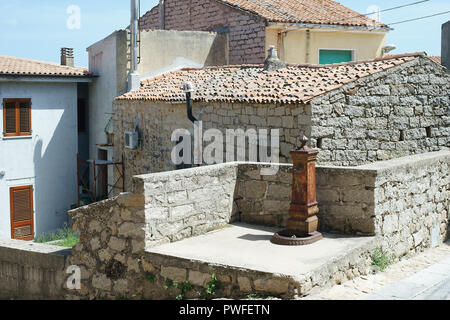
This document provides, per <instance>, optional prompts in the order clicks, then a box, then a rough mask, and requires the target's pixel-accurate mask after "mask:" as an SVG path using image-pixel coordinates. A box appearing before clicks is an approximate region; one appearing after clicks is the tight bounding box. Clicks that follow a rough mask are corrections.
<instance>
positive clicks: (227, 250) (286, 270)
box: [147, 224, 376, 280]
mask: <svg viewBox="0 0 450 320" xmlns="http://www.w3.org/2000/svg"><path fill="white" fill-rule="evenodd" d="M277 231H280V230H279V229H274V228H267V227H259V226H253V225H247V224H234V225H231V226H229V227H227V228H225V229H222V230H219V231H214V232H211V233H208V234H206V235H202V236H198V237H194V238H189V239H185V240H182V241H179V242H174V243H170V244H165V245H161V246H158V247H154V248H151V249H149V250H147V252H150V253H152V254H158V255H162V256H167V257H177V258H179V259H185V260H191V261H198V262H201V263H207V264H214V265H220V266H226V267H230V268H239V269H242V270H249V271H257V272H264V273H269V274H275V275H277V276H280V275H281V276H287V277H289V278H291V279H295V280H298V279H301V278H304V276H305V275H312V276H314V273H315V272H316V271H317V272H321V273H323V272H324V270H328V273H333V272H334V271H343V272H345V271H346V270H345V269H346V268H347V269H349V266H351V265H356V264H358V261H360V258H361V255H363V254H365V255H366V257H367V255H368V254H370V253H371V252H372V250H373V249H374V248H375V246H376V238H375V237H351V236H341V235H334V234H324V239H323V240H321V241H319V242H316V243H314V244H311V245H307V246H298V247H290V246H279V245H275V244H272V243H271V242H270V239H271V237H272V235H273V234H274V233H275V232H277ZM366 260H367V259H366ZM339 268H340V269H344V270H339ZM332 276H333V275H332V274H327V275H326V276H325V278H327V279H328V278H332Z"/></svg>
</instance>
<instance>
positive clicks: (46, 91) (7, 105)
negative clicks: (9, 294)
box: [0, 54, 91, 240]
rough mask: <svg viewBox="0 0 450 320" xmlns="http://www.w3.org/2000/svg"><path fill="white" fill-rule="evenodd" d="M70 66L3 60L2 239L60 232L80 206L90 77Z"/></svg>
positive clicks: (0, 80)
mask: <svg viewBox="0 0 450 320" xmlns="http://www.w3.org/2000/svg"><path fill="white" fill-rule="evenodd" d="M64 58H65V59H64V61H67V65H64V66H63V65H59V64H55V63H46V62H39V61H33V60H28V59H20V58H13V57H6V56H0V102H1V105H0V115H1V116H0V128H1V132H0V238H14V239H23V240H29V239H32V238H33V237H34V236H37V235H39V234H41V233H42V232H49V231H53V230H55V229H57V228H59V227H61V226H62V225H63V223H64V222H66V221H67V220H68V217H67V211H68V210H70V209H71V207H72V206H73V205H75V204H76V203H77V170H76V167H77V161H76V155H77V153H78V152H80V153H88V151H87V150H86V149H87V146H88V141H87V136H88V134H87V133H86V132H85V131H86V128H88V125H87V124H86V121H87V110H84V108H85V106H87V105H88V101H86V100H87V97H88V93H87V92H88V89H87V83H88V82H90V81H91V76H90V73H88V72H87V71H86V70H85V69H83V68H77V67H73V66H70V65H73V62H72V61H73V55H70V54H69V55H68V56H65V57H64ZM62 61H63V59H62ZM78 115H80V119H78V118H79V117H78ZM79 131H80V132H79Z"/></svg>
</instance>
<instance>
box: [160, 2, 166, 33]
mask: <svg viewBox="0 0 450 320" xmlns="http://www.w3.org/2000/svg"><path fill="white" fill-rule="evenodd" d="M159 28H160V29H161V30H165V29H166V5H165V3H164V0H159Z"/></svg>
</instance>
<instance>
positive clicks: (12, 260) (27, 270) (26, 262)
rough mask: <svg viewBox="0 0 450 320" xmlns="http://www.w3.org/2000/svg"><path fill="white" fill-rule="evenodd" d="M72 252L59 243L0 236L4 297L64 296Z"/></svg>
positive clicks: (0, 278) (0, 279)
mask: <svg viewBox="0 0 450 320" xmlns="http://www.w3.org/2000/svg"><path fill="white" fill-rule="evenodd" d="M69 255H70V250H63V249H62V248H61V247H57V246H52V245H47V244H40V243H32V244H30V243H27V242H24V241H18V240H0V299H5V300H10V299H27V300H28V299H34V300H57V299H58V300H59V299H64V297H65V294H66V292H65V290H64V286H65V278H66V274H65V270H66V267H67V264H66V263H67V260H68V259H67V258H68V256H69Z"/></svg>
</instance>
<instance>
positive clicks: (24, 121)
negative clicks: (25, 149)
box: [19, 102, 31, 133]
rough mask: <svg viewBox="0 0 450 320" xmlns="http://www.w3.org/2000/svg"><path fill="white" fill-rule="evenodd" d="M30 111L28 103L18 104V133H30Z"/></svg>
mask: <svg viewBox="0 0 450 320" xmlns="http://www.w3.org/2000/svg"><path fill="white" fill-rule="evenodd" d="M30 109H31V108H30V103H29V102H19V119H20V133H29V132H30V131H31V128H30V119H31V117H30V111H31V110H30Z"/></svg>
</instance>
